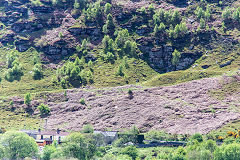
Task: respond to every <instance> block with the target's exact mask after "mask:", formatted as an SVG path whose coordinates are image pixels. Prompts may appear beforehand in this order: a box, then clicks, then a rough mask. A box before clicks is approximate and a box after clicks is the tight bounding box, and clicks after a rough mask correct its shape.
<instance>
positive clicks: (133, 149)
mask: <svg viewBox="0 0 240 160" xmlns="http://www.w3.org/2000/svg"><path fill="white" fill-rule="evenodd" d="M121 153H122V154H126V155H128V156H130V157H132V159H133V160H135V159H136V158H137V156H138V151H137V148H136V147H134V146H128V147H126V148H124V149H123V150H122V152H121Z"/></svg>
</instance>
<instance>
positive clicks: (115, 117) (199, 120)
mask: <svg viewBox="0 0 240 160" xmlns="http://www.w3.org/2000/svg"><path fill="white" fill-rule="evenodd" d="M231 83H237V86H239V85H240V82H239V80H237V79H236V77H235V78H233V77H221V78H219V77H218V78H207V79H202V80H195V81H191V82H187V83H182V84H178V85H174V86H167V87H155V88H148V89H145V88H142V87H140V86H123V87H114V88H104V89H94V88H84V89H73V90H68V91H67V98H66V97H65V96H64V94H63V93H54V94H53V93H48V94H45V95H44V97H45V99H46V103H47V104H48V105H49V106H50V108H51V116H50V117H49V118H48V125H47V128H51V129H56V128H62V129H67V130H76V131H78V130H81V128H82V126H83V125H84V124H88V123H90V124H92V125H93V126H94V128H95V129H102V130H103V129H111V130H121V129H124V128H131V127H132V126H134V125H135V126H137V127H139V128H140V129H142V130H143V131H147V130H150V129H158V130H165V131H167V132H170V133H179V134H185V133H188V134H192V133H195V132H200V133H208V132H209V131H211V130H214V129H217V128H219V127H221V126H222V125H224V124H225V123H227V122H229V121H232V120H236V119H238V118H240V112H239V110H238V108H239V107H240V90H239V89H237V90H235V93H231V94H228V95H225V96H224V99H222V100H219V99H217V98H214V96H212V94H211V91H217V90H219V89H222V88H223V87H224V85H226V84H231ZM128 88H132V90H133V98H132V99H131V98H129V95H128ZM40 97H41V95H40ZM81 98H84V99H85V101H86V105H82V104H80V99H81ZM47 101H48V102H47Z"/></svg>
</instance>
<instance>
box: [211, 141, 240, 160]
mask: <svg viewBox="0 0 240 160" xmlns="http://www.w3.org/2000/svg"><path fill="white" fill-rule="evenodd" d="M214 159H215V160H239V159H240V144H237V143H233V144H228V145H222V146H220V147H219V148H217V149H216V151H215V152H214Z"/></svg>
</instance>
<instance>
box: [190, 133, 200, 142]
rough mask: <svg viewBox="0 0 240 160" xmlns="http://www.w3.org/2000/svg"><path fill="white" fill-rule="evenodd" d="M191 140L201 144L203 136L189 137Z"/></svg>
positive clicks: (198, 134) (197, 134)
mask: <svg viewBox="0 0 240 160" xmlns="http://www.w3.org/2000/svg"><path fill="white" fill-rule="evenodd" d="M191 138H192V139H193V140H197V141H198V142H203V136H202V135H201V134H200V133H196V134H194V135H193V136H192V137H191Z"/></svg>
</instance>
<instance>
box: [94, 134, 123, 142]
mask: <svg viewBox="0 0 240 160" xmlns="http://www.w3.org/2000/svg"><path fill="white" fill-rule="evenodd" d="M93 133H94V134H101V135H102V136H103V141H104V142H105V143H106V144H112V143H113V142H114V141H115V140H117V138H118V131H94V132H93Z"/></svg>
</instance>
